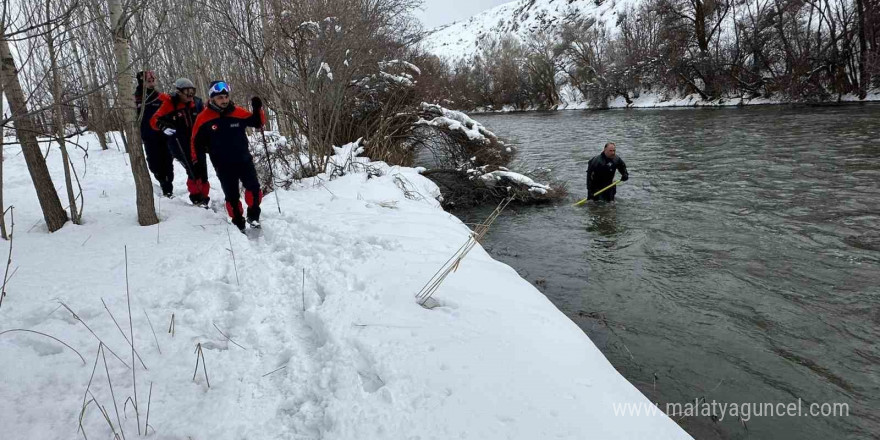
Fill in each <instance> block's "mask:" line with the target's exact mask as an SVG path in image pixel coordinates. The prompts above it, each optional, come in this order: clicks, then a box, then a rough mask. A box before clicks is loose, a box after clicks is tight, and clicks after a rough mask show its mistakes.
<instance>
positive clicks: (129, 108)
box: [110, 0, 159, 226]
mask: <svg viewBox="0 0 880 440" xmlns="http://www.w3.org/2000/svg"><path fill="white" fill-rule="evenodd" d="M123 18H124V16H123V13H122V2H121V0H110V23H111V24H112V26H113V28H112V32H113V52H114V55H115V57H116V75H117V76H116V82H117V84H118V86H117V88H116V89H117V92H118V95H117V97H116V106H117V107H121V110H122V116H123V127H124V130H125V132H126V139H127V141H128V142H126V150H127V151H128V158H129V163H130V164H131V173H132V175H133V176H134V186H135V194H136V197H137V212H138V223H139V224H140V225H141V226H150V225H155V224H156V223H159V218H158V217H157V216H156V206H155V205H154V203H153V184H152V182H150V174H149V171H148V170H147V163H146V162H145V161H144V151H143V149H142V148H141V134H140V130H138V126H137V125H138V124H137V116H136V115H135V109H134V100H133V98H132V96H133V94H134V91H133V90H132V88H131V81H132V78H133V76H132V75H131V71H132V69H131V67H132V66H131V64H130V62H129V47H128V34H127V33H126V32H125V22H124V21H123Z"/></svg>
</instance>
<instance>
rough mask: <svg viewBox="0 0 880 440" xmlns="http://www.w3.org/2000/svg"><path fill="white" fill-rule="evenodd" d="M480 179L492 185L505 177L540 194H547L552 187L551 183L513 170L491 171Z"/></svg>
mask: <svg viewBox="0 0 880 440" xmlns="http://www.w3.org/2000/svg"><path fill="white" fill-rule="evenodd" d="M480 179H481V180H483V181H484V182H486V183H487V184H489V185H490V186H494V185H495V183H496V182H502V181H504V180H505V179H507V180H510V181H513V182H516V183H519V184H520V185H523V186H526V187H528V188H529V191H530V192H534V193H538V194H547V190H549V189H550V186H549V185H544V184H542V183H538V182H535V181H534V180H532V178H531V177H528V176H524V175H522V174H519V173H514V172H513V171H507V170H496V171H492V172H490V173H486V174H483V175H481V176H480Z"/></svg>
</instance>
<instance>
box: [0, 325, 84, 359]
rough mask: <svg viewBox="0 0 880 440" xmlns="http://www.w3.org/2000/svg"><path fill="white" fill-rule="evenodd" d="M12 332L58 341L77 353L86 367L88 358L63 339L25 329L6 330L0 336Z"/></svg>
mask: <svg viewBox="0 0 880 440" xmlns="http://www.w3.org/2000/svg"><path fill="white" fill-rule="evenodd" d="M12 332H27V333H36V334H38V335H40V336H45V337H47V338H50V339H54V340H55V341H58V343H60V344H61V345H63V346H65V347H67V348H69V349H71V350H73V352H74V353H76V355H77V356H79V358H80V359H81V360H82V363H83V365H86V358H84V357H83V355H81V354H80V353H79V352H78V351H76V349H75V348H73V347H71V346H70V345H67V343H66V342H64V341H62V340H61V339H58V338H56V337H54V336H52V335H47V334H45V333H42V332H38V331H35V330H28V329H23V328H13V329H9V330H4V331H2V332H0V336H3V335H5V334H6V333H12Z"/></svg>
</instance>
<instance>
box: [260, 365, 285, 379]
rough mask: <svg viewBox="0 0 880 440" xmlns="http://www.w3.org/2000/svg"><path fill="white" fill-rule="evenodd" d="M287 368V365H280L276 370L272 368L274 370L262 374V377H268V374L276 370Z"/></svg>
mask: <svg viewBox="0 0 880 440" xmlns="http://www.w3.org/2000/svg"><path fill="white" fill-rule="evenodd" d="M285 368H287V365H282V366H280V367H278V368H276V369H274V370H272V371H270V372H268V373H266V374H264V375H262V376H261V377H266V376H268V375H270V374H272V373H274V372H276V371H281V370H283V369H285Z"/></svg>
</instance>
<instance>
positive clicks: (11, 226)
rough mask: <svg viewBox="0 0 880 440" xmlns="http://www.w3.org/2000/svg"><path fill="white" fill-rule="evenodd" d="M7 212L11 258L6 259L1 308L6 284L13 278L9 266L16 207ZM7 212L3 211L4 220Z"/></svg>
mask: <svg viewBox="0 0 880 440" xmlns="http://www.w3.org/2000/svg"><path fill="white" fill-rule="evenodd" d="M6 211H9V217H10V223H9V235H8V236H7V237H8V238H9V256H8V257H7V258H6V272H5V273H4V274H3V288H2V289H0V307H3V298H6V284H7V283H8V282H9V279H10V278H11V277H10V276H9V266H12V237H13V235H14V233H15V207H14V206H10V207H9V208H6ZM6 211H3V218H6ZM13 275H15V273H14V272H13Z"/></svg>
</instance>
